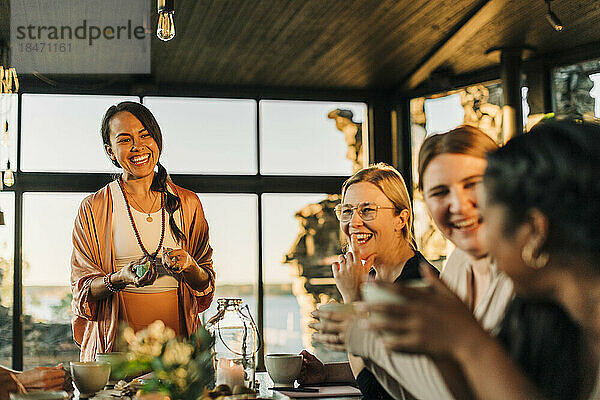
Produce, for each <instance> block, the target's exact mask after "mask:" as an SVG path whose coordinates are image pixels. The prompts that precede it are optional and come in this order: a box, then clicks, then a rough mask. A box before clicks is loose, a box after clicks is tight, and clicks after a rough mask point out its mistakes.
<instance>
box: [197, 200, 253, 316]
mask: <svg viewBox="0 0 600 400" xmlns="http://www.w3.org/2000/svg"><path fill="white" fill-rule="evenodd" d="M198 196H199V197H200V200H201V201H202V205H203V207H204V213H205V215H206V220H207V221H208V225H209V229H210V231H209V232H210V245H211V246H212V248H213V263H214V268H215V272H216V273H217V279H216V292H215V300H214V301H213V303H212V304H211V307H210V308H209V309H208V310H207V311H205V312H204V314H203V317H204V320H208V319H209V318H210V317H212V316H213V315H215V314H216V310H217V302H216V299H217V298H219V297H241V298H242V299H243V300H244V303H245V304H248V307H250V312H251V313H252V316H253V318H256V282H257V276H258V275H257V271H258V213H257V208H258V206H257V201H258V200H257V199H258V197H257V196H256V195H255V194H199V195H198ZM255 321H256V319H255Z"/></svg>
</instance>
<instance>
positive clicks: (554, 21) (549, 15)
mask: <svg viewBox="0 0 600 400" xmlns="http://www.w3.org/2000/svg"><path fill="white" fill-rule="evenodd" d="M545 1H546V4H547V5H548V11H547V12H546V20H547V21H548V23H549V24H550V25H551V26H552V28H553V29H554V30H555V31H557V32H560V31H562V30H563V28H564V25H563V24H562V22H560V19H558V17H557V16H556V14H554V13H553V12H552V10H551V9H550V2H551V1H552V0H545Z"/></svg>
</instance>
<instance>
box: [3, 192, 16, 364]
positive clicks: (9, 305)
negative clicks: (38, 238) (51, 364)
mask: <svg viewBox="0 0 600 400" xmlns="http://www.w3.org/2000/svg"><path fill="white" fill-rule="evenodd" d="M0 210H2V212H3V213H4V225H0V365H4V366H11V365H12V315H13V268H14V263H13V260H14V248H15V244H14V243H15V242H14V240H15V238H14V232H15V195H14V193H11V192H2V193H0Z"/></svg>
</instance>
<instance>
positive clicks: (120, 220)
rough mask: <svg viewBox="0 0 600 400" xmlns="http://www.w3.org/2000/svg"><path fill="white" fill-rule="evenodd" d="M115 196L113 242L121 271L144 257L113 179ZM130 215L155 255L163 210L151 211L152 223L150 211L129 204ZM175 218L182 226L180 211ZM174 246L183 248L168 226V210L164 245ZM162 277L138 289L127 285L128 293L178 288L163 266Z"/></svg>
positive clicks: (117, 185)
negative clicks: (148, 218) (149, 217)
mask: <svg viewBox="0 0 600 400" xmlns="http://www.w3.org/2000/svg"><path fill="white" fill-rule="evenodd" d="M109 187H110V192H111V195H112V203H113V215H112V230H113V242H114V243H113V244H114V251H115V270H116V271H118V270H120V269H121V268H123V267H124V266H126V265H127V264H129V263H130V262H131V261H135V260H139V259H140V258H142V257H143V256H144V253H143V251H142V249H141V248H140V245H139V244H138V241H137V239H136V237H135V233H134V231H133V227H132V226H131V221H130V220H129V215H128V213H127V206H126V204H125V198H124V197H123V192H122V191H121V188H120V186H119V182H118V181H113V182H111V183H110V184H109ZM129 206H130V207H129V209H130V210H131V215H132V216H133V220H134V222H135V226H136V228H137V230H138V232H139V234H140V239H141V241H142V243H143V244H144V247H145V248H146V250H147V251H148V253H150V254H152V253H154V252H155V251H156V248H157V247H158V243H159V241H160V233H161V230H162V210H158V211H157V212H155V213H151V214H150V216H151V217H152V222H148V221H147V220H146V218H147V216H148V214H145V213H142V212H140V211H138V210H136V209H135V208H133V206H132V204H131V203H130V204H129ZM173 217H174V219H175V223H176V224H177V226H178V227H179V228H181V213H180V212H179V210H177V211H176V212H175V213H174V214H173ZM162 247H168V248H171V249H177V248H180V247H181V246H179V245H178V244H177V241H176V240H175V238H174V237H173V234H172V233H171V228H170V227H169V214H168V213H166V212H165V238H164V240H163V246H162ZM157 257H162V248H161V249H160V250H159V252H158V254H157ZM158 273H159V276H158V278H157V279H156V280H155V281H154V283H153V284H152V285H149V286H144V287H140V288H136V287H134V286H131V285H128V286H126V287H125V289H124V290H125V291H126V292H130V293H161V292H166V291H169V290H173V289H177V287H178V286H179V284H178V281H177V279H175V278H174V277H173V276H172V275H170V274H169V273H167V271H166V270H164V269H159V271H158Z"/></svg>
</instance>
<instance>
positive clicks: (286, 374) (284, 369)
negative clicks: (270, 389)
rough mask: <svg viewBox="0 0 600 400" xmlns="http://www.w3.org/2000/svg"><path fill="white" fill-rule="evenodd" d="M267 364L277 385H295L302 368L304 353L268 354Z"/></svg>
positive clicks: (270, 374)
mask: <svg viewBox="0 0 600 400" xmlns="http://www.w3.org/2000/svg"><path fill="white" fill-rule="evenodd" d="M265 366H266V367H267V372H268V373H269V376H270V377H271V379H273V383H274V384H275V386H280V387H282V386H283V387H293V386H294V381H295V380H296V379H298V377H299V376H300V370H301V369H302V354H287V353H272V354H267V355H266V356H265Z"/></svg>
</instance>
